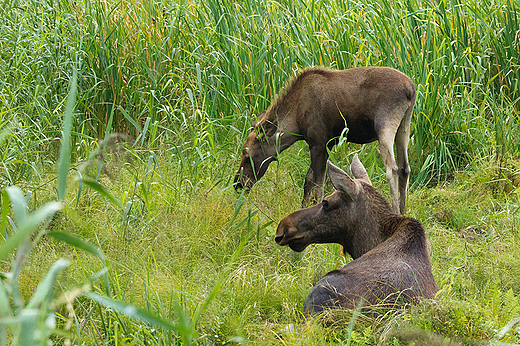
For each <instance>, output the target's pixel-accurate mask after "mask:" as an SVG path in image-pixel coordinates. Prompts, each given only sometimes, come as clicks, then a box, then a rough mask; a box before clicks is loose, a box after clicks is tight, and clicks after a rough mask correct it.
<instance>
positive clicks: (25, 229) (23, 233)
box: [0, 199, 61, 261]
mask: <svg viewBox="0 0 520 346" xmlns="http://www.w3.org/2000/svg"><path fill="white" fill-rule="evenodd" d="M11 201H12V199H11ZM24 208H25V207H24ZM60 209H61V203H60V202H49V203H47V204H45V205H44V206H43V207H41V208H40V209H38V210H37V211H36V212H34V213H32V214H30V215H29V216H27V218H26V219H25V222H23V223H22V224H18V229H17V231H16V233H14V234H13V235H12V236H11V237H9V239H7V240H6V242H5V243H4V244H3V245H2V247H0V261H2V260H4V259H5V258H6V257H7V255H8V254H9V253H10V252H11V251H12V250H13V249H15V248H16V247H17V246H18V245H19V244H20V243H21V242H22V241H24V240H25V239H27V237H28V236H29V235H30V234H31V233H32V232H33V231H34V230H35V229H36V227H38V225H39V224H40V223H41V222H43V221H44V220H45V219H47V218H50V217H52V216H53V215H54V213H56V212H57V211H58V210H60Z"/></svg>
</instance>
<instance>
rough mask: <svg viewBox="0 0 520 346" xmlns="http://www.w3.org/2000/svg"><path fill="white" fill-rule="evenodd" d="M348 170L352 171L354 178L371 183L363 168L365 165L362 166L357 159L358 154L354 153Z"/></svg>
mask: <svg viewBox="0 0 520 346" xmlns="http://www.w3.org/2000/svg"><path fill="white" fill-rule="evenodd" d="M350 172H351V173H352V175H353V176H354V178H356V179H358V180H362V181H364V182H365V183H367V184H370V185H372V182H371V181H370V177H369V176H368V173H367V170H366V169H365V166H363V164H362V163H361V161H359V157H358V154H356V155H354V158H353V159H352V163H351V164H350Z"/></svg>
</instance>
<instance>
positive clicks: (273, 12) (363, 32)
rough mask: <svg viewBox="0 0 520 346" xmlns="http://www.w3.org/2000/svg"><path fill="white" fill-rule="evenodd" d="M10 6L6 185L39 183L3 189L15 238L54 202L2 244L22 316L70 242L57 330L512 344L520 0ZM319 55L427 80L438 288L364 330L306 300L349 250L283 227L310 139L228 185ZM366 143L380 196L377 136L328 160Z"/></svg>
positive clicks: (4, 10)
mask: <svg viewBox="0 0 520 346" xmlns="http://www.w3.org/2000/svg"><path fill="white" fill-rule="evenodd" d="M0 15H1V18H2V20H1V21H0V131H1V132H0V143H1V144H2V145H1V146H0V163H1V164H0V179H1V180H0V184H1V185H2V187H6V186H11V185H17V186H20V187H21V188H22V189H23V190H24V191H26V192H24V195H23V196H21V197H20V194H19V193H18V192H12V191H15V190H5V191H10V192H9V193H4V194H3V197H2V210H5V213H3V214H2V222H1V224H2V225H3V226H2V232H3V233H4V234H3V237H4V240H3V241H4V242H5V244H8V242H9V239H10V238H12V237H13V234H15V233H16V232H17V229H19V227H20V222H22V220H21V219H20V220H19V219H18V218H16V217H15V216H13V218H11V216H12V215H11V214H12V213H15V214H16V210H18V209H20V208H22V207H21V206H23V208H25V209H28V210H29V211H37V210H40V209H39V208H40V207H42V206H43V205H44V204H45V203H46V202H49V201H52V200H56V199H59V200H60V201H61V203H62V208H61V211H59V212H58V213H57V214H55V216H54V218H53V219H52V221H50V222H49V220H47V222H43V224H44V225H46V227H43V226H40V228H38V229H37V230H36V234H37V236H36V237H35V236H33V237H32V238H30V239H32V240H31V241H30V242H28V243H26V242H22V243H20V244H26V245H23V246H22V245H20V246H21V248H20V247H18V254H19V255H20V256H21V255H22V254H25V255H27V256H26V257H27V258H28V259H27V260H23V261H21V262H20V261H19V258H18V257H17V256H14V254H12V255H10V256H11V257H9V256H8V257H6V258H4V259H3V262H2V271H3V272H8V271H9V270H11V272H10V273H17V271H18V270H19V269H20V270H21V267H22V264H23V267H24V270H23V271H22V272H21V274H20V277H19V286H20V294H21V298H20V299H21V300H16V299H14V300H13V296H12V295H11V296H9V295H10V294H13V292H16V291H17V289H15V290H14V291H10V289H6V292H7V293H6V295H8V296H9V297H11V298H9V299H10V301H11V302H13V301H16V302H17V303H16V304H14V303H13V304H14V305H13V304H11V305H10V306H11V308H12V309H11V310H10V311H11V312H10V314H11V315H9V314H8V315H9V316H11V317H12V316H19V314H17V312H16V311H20V309H22V310H23V311H25V310H24V309H25V308H23V307H24V305H23V304H22V303H20V301H23V300H26V301H30V297H31V296H33V292H34V291H35V290H36V287H37V286H38V283H39V282H40V280H41V278H42V277H44V276H45V273H47V272H48V271H49V270H51V269H49V268H51V267H52V263H62V262H56V261H58V260H59V258H61V257H64V258H67V260H68V261H70V266H69V268H68V269H67V271H65V272H64V274H60V275H59V276H57V281H56V284H55V285H53V287H55V291H56V292H55V297H56V299H55V300H49V302H53V303H49V305H45V306H47V307H49V311H55V312H56V314H57V316H58V317H59V318H58V322H57V325H56V326H55V327H52V326H51V327H49V326H46V327H45V328H50V332H49V335H51V336H49V338H51V339H52V340H54V341H55V342H56V343H58V344H59V343H62V342H67V341H68V342H71V343H77V344H119V343H123V344H124V343H128V344H133V343H138V344H171V343H179V344H189V343H197V344H226V343H231V344H233V343H251V344H273V343H280V344H283V343H285V344H336V343H337V344H342V343H352V344H380V343H387V344H392V345H393V344H407V343H408V342H409V339H414V340H422V339H427V340H430V341H424V342H429V343H433V342H442V341H443V338H449V339H451V340H452V342H464V343H476V344H478V343H479V342H481V341H477V340H493V342H495V343H498V342H499V341H501V342H510V343H513V342H516V343H519V342H520V339H519V336H518V330H517V329H515V328H517V327H516V324H515V323H510V324H509V325H508V323H509V322H514V321H515V319H514V318H515V317H517V316H518V315H519V314H520V307H519V301H518V299H519V294H520V281H519V280H518V274H519V273H518V268H519V264H520V257H519V255H518V253H520V252H519V250H520V249H519V248H518V236H519V231H518V225H517V224H518V220H517V217H518V210H519V202H518V194H519V191H520V190H519V188H518V186H519V185H520V163H519V161H518V160H517V157H518V155H519V152H520V136H519V135H518V133H520V115H519V105H518V100H519V99H520V91H519V90H520V88H519V80H520V7H519V4H518V3H517V2H515V1H512V0H495V1H493V0H484V1H476V0H474V1H473V0H463V1H437V0H435V1H418V0H406V1H386V0H383V1H305V0H299V1H290V0H287V1H271V0H264V1H254V0H246V1H239V2H235V1H227V0H208V1H204V2H195V1H184V0H179V1H177V2H173V3H172V2H166V1H147V0H133V1H123V0H122V1H112V0H106V1H89V0H80V1H63V0H57V1H52V0H50V1H44V0H42V1H20V0H18V1H17V0H4V1H3V2H1V3H0ZM315 65H321V66H327V67H331V68H339V69H342V68H350V67H355V66H365V65H380V66H391V67H395V68H397V69H399V70H401V71H403V72H404V73H406V74H408V75H409V76H410V77H411V78H412V79H413V80H414V81H415V84H416V87H417V95H418V97H417V104H416V109H415V112H414V118H413V121H412V123H413V129H412V142H411V145H410V161H411V165H412V179H411V195H410V197H409V204H410V215H411V216H413V217H416V218H418V219H419V220H420V221H421V222H423V223H424V224H425V226H426V228H427V229H428V236H429V238H430V241H431V243H432V249H433V252H432V261H433V266H434V274H435V277H436V279H437V282H438V283H439V286H440V287H442V290H441V293H440V295H439V298H438V299H437V300H436V302H435V303H424V304H422V305H420V306H419V307H414V308H411V309H405V310H399V311H389V312H387V313H385V314H383V315H382V316H380V317H378V318H375V319H370V318H366V319H360V320H358V322H357V324H356V325H355V327H354V328H353V329H352V328H351V327H349V322H350V321H351V316H350V315H349V313H345V314H341V313H337V314H336V315H334V316H332V317H331V316H325V317H324V318H326V319H327V318H331V319H332V320H333V323H332V327H331V326H326V325H325V326H324V325H322V324H320V323H318V321H311V322H309V323H307V324H305V323H304V318H303V316H302V315H301V306H302V301H303V299H304V297H305V296H306V294H307V292H308V291H309V289H310V287H312V283H313V282H315V281H316V280H317V279H318V278H319V277H320V276H321V275H323V274H324V273H326V272H327V271H329V270H332V269H334V268H338V267H340V266H342V265H344V264H345V263H347V262H348V261H349V260H350V259H349V258H348V256H347V257H344V256H342V255H341V254H340V249H339V248H338V247H337V246H335V245H317V246H312V247H310V248H309V249H308V250H307V251H306V252H304V253H303V254H302V255H297V254H294V253H292V252H291V251H290V250H288V249H282V248H277V247H276V246H275V244H274V242H273V241H272V236H273V234H274V230H275V228H276V223H277V221H279V220H280V219H281V218H282V217H283V216H285V215H287V214H288V213H289V212H291V211H294V210H296V209H297V208H298V207H299V202H300V198H301V194H302V191H301V184H302V181H303V175H304V174H305V171H306V168H307V166H308V158H307V152H306V148H305V146H304V145H303V144H297V145H295V146H293V147H292V148H291V149H289V150H288V151H287V152H286V153H284V154H283V155H281V157H280V159H279V161H278V162H277V163H276V164H273V167H271V168H270V169H269V172H268V174H267V175H266V176H265V177H264V179H262V181H261V182H260V183H259V184H258V185H257V186H256V187H255V189H253V191H252V193H251V194H250V195H249V196H244V195H239V194H236V193H235V192H234V191H232V188H229V187H230V185H231V183H232V176H233V173H234V170H235V169H236V168H237V166H238V154H239V152H240V149H241V145H242V143H243V140H244V139H245V136H246V134H247V131H248V129H249V126H250V124H251V121H252V120H253V119H254V116H255V114H257V113H258V112H260V111H262V110H263V109H265V108H267V106H268V105H269V104H270V102H271V100H272V99H273V98H274V97H275V95H276V94H277V93H278V92H279V91H280V89H281V88H283V87H284V85H285V84H286V83H287V81H288V80H289V79H290V78H291V77H292V76H294V75H295V74H296V73H297V71H298V70H299V69H301V68H304V67H307V66H315ZM75 73H77V88H75V87H72V86H73V85H74V83H72V81H74V80H75V77H74V75H75ZM71 96H73V97H71ZM67 97H69V99H74V100H75V104H74V105H70V106H69V107H68V108H67V107H66V105H67V103H66V102H67ZM71 102H73V101H71ZM67 109H68V110H69V111H68V112H67ZM66 114H68V117H66V116H65V115H66ZM66 119H68V121H70V123H68V122H67V121H65V120H66ZM69 126H70V127H69ZM62 144H63V145H64V147H63V148H65V149H70V166H69V164H68V161H66V160H68V158H69V153H67V151H66V150H64V149H62V151H61V153H62V154H61V156H60V148H62ZM354 152H360V157H361V159H362V161H363V162H364V163H365V165H366V166H367V168H368V169H369V173H370V175H371V177H372V178H373V181H374V183H375V184H376V186H377V187H378V188H380V189H381V190H382V191H383V192H384V193H386V189H387V187H386V181H385V178H384V172H383V171H382V164H381V162H380V159H379V156H378V153H377V145H366V146H364V147H360V146H353V145H350V146H348V147H347V146H344V147H341V148H337V149H336V150H335V151H334V153H333V159H334V160H335V161H336V162H340V163H345V162H346V161H345V160H346V159H347V158H348V157H349V156H350V155H352V154H353V153H354ZM58 166H59V169H58V168H57V167H58ZM56 172H58V173H56ZM67 172H68V176H67ZM56 177H58V180H59V183H58V185H56V181H55V179H56ZM56 186H57V189H56ZM329 192H330V188H329ZM13 196H14V197H13ZM16 201H18V202H17V203H16ZM24 203H25V204H24ZM9 204H11V205H12V210H11V211H9V209H8V205H9ZM17 208H18V209H17ZM23 208H22V209H23ZM44 210H45V209H44ZM18 215H20V214H19V213H18ZM13 220H14V221H13ZM17 225H18V226H17ZM42 227H43V228H42ZM27 229H29V228H27ZM48 231H51V232H54V233H51V234H52V235H51V236H49V235H48V234H47V232H48ZM56 234H58V235H56ZM59 234H68V235H73V236H74V237H75V238H67V237H66V236H62V235H61V236H60V235H59ZM78 239H83V240H81V241H80V240H78ZM11 243H12V242H11ZM29 244H30V245H29ZM88 244H92V245H88ZM89 246H90V247H89ZM92 246H94V248H92ZM20 249H21V250H20ZM29 249H30V250H29ZM78 250H79V251H78ZM29 254H30V256H28V255H29ZM100 258H102V259H103V260H102V261H100V260H99V259H100ZM13 268H14V269H13ZM17 268H18V269H17ZM52 268H55V267H52ZM60 268H61V267H60ZM55 271H58V270H57V269H56V270H55ZM60 271H61V269H60ZM51 273H54V270H51ZM14 278H15V279H13V277H12V276H9V275H7V276H5V277H4V279H3V284H4V285H5V287H11V288H12V287H15V288H16V287H17V285H15V286H13V284H14V282H15V281H18V279H17V278H18V277H17V275H15V276H14ZM85 283H88V284H89V287H90V288H89V289H88V290H87V291H89V292H88V293H86V295H85V294H83V293H85V292H86V291H85V290H84V289H83V288H82V289H80V290H79V291H75V290H74V289H75V288H77V287H84V284H85ZM49 287H51V286H49ZM0 291H1V290H0ZM66 292H76V293H74V294H73V296H74V297H76V296H77V299H73V303H71V304H67V303H65V301H66V299H65V300H63V299H61V300H60V299H58V298H59V297H63V296H62V295H63V294H64V293H66ZM78 292H79V293H78ZM0 298H2V297H0ZM104 299H109V300H104ZM0 300H1V299H0ZM118 302H123V304H134V305H136V306H137V307H139V310H132V311H130V310H128V306H126V305H117V304H121V303H118ZM0 310H1V309H0ZM44 310H45V309H43V308H42V310H41V311H44ZM6 311H7V310H6ZM46 311H47V310H45V311H44V312H46ZM132 312H133V313H132ZM8 315H2V316H0V317H2V318H8V317H9V316H8ZM42 316H43V315H42ZM154 318H155V319H154ZM6 321H7V322H6ZM9 321H11V322H9ZM168 321H169V322H168ZM35 323H36V322H35ZM14 324H15V323H14V322H12V320H5V319H3V320H0V327H2V328H5V327H6V326H8V329H7V330H6V329H1V330H0V332H1V333H0V334H1V335H2V336H3V338H4V339H5V340H4V339H1V338H0V341H2V340H4V341H5V342H9V341H11V340H12V341H13V342H15V341H16V340H18V339H17V335H18V334H17V333H18V332H17V329H16V328H15V327H13V328H11V327H9V326H11V325H14ZM291 324H295V325H296V329H297V332H295V333H293V332H291V330H292V327H291V326H292V325H291ZM44 325H45V324H44ZM508 326H509V327H508ZM503 327H506V328H505V329H504V330H503V333H502V334H501V330H502V328H503ZM9 328H10V329H9ZM42 328H43V327H42ZM404 329H410V330H412V332H410V333H409V334H407V333H404V332H403V333H399V331H401V330H404ZM22 330H23V329H22ZM18 331H19V329H18ZM44 334H45V333H44ZM45 335H47V334H45ZM421 338H422V339H421ZM453 340H456V341H453ZM444 341H446V340H444ZM417 342H419V341H417Z"/></svg>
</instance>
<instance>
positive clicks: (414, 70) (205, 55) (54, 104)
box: [0, 0, 520, 183]
mask: <svg viewBox="0 0 520 346" xmlns="http://www.w3.org/2000/svg"><path fill="white" fill-rule="evenodd" d="M3 4H4V5H3V7H2V11H3V14H4V18H5V20H4V21H3V24H2V28H1V30H2V33H3V34H2V41H1V42H0V46H1V48H2V52H3V53H2V66H3V68H2V78H1V79H2V89H1V90H2V93H1V95H0V96H1V98H2V101H1V102H2V105H3V109H4V112H3V113H2V114H3V115H2V119H3V122H2V123H3V124H4V125H3V126H4V127H5V126H7V125H9V124H10V126H11V127H12V128H13V129H15V130H13V131H14V133H13V135H12V136H9V138H8V145H7V146H6V148H5V149H3V155H2V157H3V159H2V160H3V163H4V168H3V170H4V174H3V175H2V176H3V177H4V180H5V181H6V182H10V183H13V182H16V181H17V179H18V177H22V176H25V175H27V174H34V173H35V172H38V171H40V170H39V169H37V168H36V167H33V166H31V165H30V164H28V162H41V161H43V160H39V159H38V158H39V155H40V152H41V150H42V148H45V149H48V148H51V149H52V148H53V147H54V148H55V147H56V145H55V143H56V140H57V138H59V136H56V133H57V130H58V129H59V124H60V117H59V115H58V114H59V112H57V110H58V109H59V107H60V105H61V100H63V99H64V97H63V96H64V95H65V93H66V87H65V85H66V83H67V81H68V80H69V77H70V70H71V66H72V64H73V62H74V61H80V66H79V74H78V83H79V88H78V111H79V112H78V117H77V118H76V124H75V129H76V133H75V134H74V136H73V137H72V139H73V143H72V144H73V146H74V147H75V148H77V149H78V150H80V152H83V151H86V150H89V149H87V147H89V145H91V143H92V142H93V140H94V139H96V138H102V137H104V136H105V132H107V131H108V132H112V131H116V132H124V133H128V134H130V135H131V136H133V137H134V138H137V137H140V139H141V141H139V142H138V143H137V144H140V145H142V146H144V145H145V143H146V146H147V148H158V147H161V143H169V144H170V145H172V146H173V147H172V148H173V149H172V150H181V151H182V150H184V149H185V150H188V148H179V146H185V145H186V142H189V141H191V139H192V138H198V137H204V138H205V139H206V138H207V140H208V141H209V142H210V144H211V146H212V148H211V149H212V150H214V149H215V146H218V144H219V143H227V142H228V138H229V137H230V136H233V137H235V136H236V135H237V134H238V133H243V132H244V130H245V129H246V128H247V126H248V123H249V122H250V121H251V119H252V117H253V115H254V113H257V112H259V111H261V110H263V109H265V108H266V107H267V106H268V105H269V103H270V100H271V99H272V98H273V97H274V96H275V95H276V94H277V93H278V91H279V90H280V88H282V87H283V86H284V85H285V83H286V82H287V80H288V79H289V78H290V77H291V76H292V75H293V74H294V73H295V72H296V71H297V70H298V69H300V68H304V67H307V66H313V65H324V66H331V67H334V68H349V67H355V66H361V65H385V66H391V67H395V68H398V69H400V70H402V71H403V72H405V73H407V74H408V75H410V76H411V77H412V79H413V80H414V81H415V83H416V85H417V89H418V101H417V107H416V111H415V118H414V121H413V139H414V140H413V143H412V144H413V148H412V149H413V150H412V153H413V157H412V160H413V161H414V165H413V166H414V167H424V168H425V169H426V168H428V169H427V172H422V175H421V176H425V177H430V179H431V178H432V177H434V176H435V177H436V176H437V175H438V172H443V174H444V175H446V174H448V173H450V172H453V171H454V170H456V169H460V168H461V167H464V166H466V165H467V164H468V163H469V162H470V161H471V159H472V156H473V155H474V153H478V152H480V151H481V150H480V149H481V148H482V144H483V143H486V141H487V139H488V138H489V137H490V135H493V136H495V138H496V140H498V142H497V143H495V144H496V146H497V147H500V148H501V149H500V150H501V151H500V152H502V153H503V152H511V151H513V152H512V155H515V154H516V151H517V149H518V146H519V144H518V140H513V141H511V140H507V138H506V137H507V133H514V131H516V130H517V129H518V117H516V116H514V114H516V113H517V112H518V98H519V97H520V94H519V92H518V90H519V86H518V79H519V78H520V70H519V64H518V61H519V59H520V57H519V53H518V52H519V51H520V49H519V39H518V13H519V9H518V4H517V3H515V2H514V1H511V0H502V1H486V2H484V3H476V2H471V1H461V2H459V1H455V2H453V1H452V2H448V1H417V0H407V1H398V2H389V1H382V2H379V1H366V2H359V1H338V2H332V3H331V2H328V1H327V2H325V1H317V2H315V1H312V2H306V1H284V2H271V1H245V2H233V1H229V0H211V1H208V2H201V3H193V2H189V1H180V2H176V3H173V4H172V3H167V2H164V1H139V2H137V1H134V2H132V1H114V2H112V1H104V2H100V1H96V0H93V1H91V0H86V1H80V2H74V3H69V2H67V1H58V2H55V3H53V4H52V5H50V4H47V3H46V4H43V3H41V4H40V3H39V2H23V3H20V4H18V3H17V2H14V1H10V0H5V1H4V3H3ZM35 13H39V16H38V17H36V16H35ZM40 14H41V16H40ZM40 18H41V19H40ZM497 106H499V108H498V109H497ZM511 112H513V113H511ZM109 119H112V122H111V124H112V125H111V127H110V128H107V124H108V123H109V121H108V120H109ZM188 124H189V125H188ZM197 126H200V128H198V129H194V127H197ZM169 131H172V132H169ZM504 135H505V136H506V137H504ZM207 136H210V137H207ZM27 137H28V138H31V139H32V140H30V141H20V140H18V139H19V138H27ZM186 137H188V139H186ZM510 137H511V136H510ZM197 144H198V143H195V145H194V146H195V147H198V145H197ZM189 151H191V149H190V150H189ZM75 152H76V150H73V153H75ZM210 154H211V151H210ZM211 156H213V155H211ZM416 173H418V172H416ZM425 179H426V178H425ZM423 183H424V182H423Z"/></svg>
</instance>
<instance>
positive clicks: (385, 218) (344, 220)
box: [275, 155, 438, 314]
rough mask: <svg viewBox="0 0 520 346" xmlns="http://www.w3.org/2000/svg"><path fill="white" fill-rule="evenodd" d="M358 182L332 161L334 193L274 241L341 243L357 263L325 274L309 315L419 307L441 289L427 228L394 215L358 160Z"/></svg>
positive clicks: (291, 221)
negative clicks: (376, 307) (388, 306)
mask: <svg viewBox="0 0 520 346" xmlns="http://www.w3.org/2000/svg"><path fill="white" fill-rule="evenodd" d="M350 170H351V172H352V174H353V175H354V179H351V178H350V177H349V176H348V175H347V174H346V173H345V172H343V171H342V170H341V169H339V168H338V167H336V166H334V165H333V164H332V163H330V161H329V162H328V172H329V178H330V180H331V182H332V185H333V186H334V188H335V189H336V192H334V193H333V194H332V195H330V196H328V197H326V198H325V199H323V202H322V203H321V204H317V205H315V206H313V207H310V208H307V209H301V210H298V211H295V212H294V213H291V214H289V215H288V216H286V217H285V218H284V219H283V220H282V221H281V222H280V224H279V225H278V229H277V231H276V237H275V241H276V242H277V243H278V244H279V245H289V247H290V248H291V249H293V250H295V251H303V249H305V248H306V247H307V246H308V245H309V244H311V243H339V244H341V245H343V251H344V252H348V253H349V254H350V255H351V256H352V258H354V260H353V261H352V262H350V263H348V264H347V265H346V266H344V267H343V268H342V269H340V270H334V271H332V272H330V273H328V274H327V275H325V276H324V277H323V278H322V279H321V280H319V281H318V283H317V284H316V285H315V286H314V288H313V289H312V291H311V292H310V294H309V295H308V296H307V299H305V303H304V313H305V314H312V313H316V312H320V311H322V310H324V309H329V308H333V307H339V308H348V309H353V308H355V307H356V306H357V304H358V303H359V302H360V301H361V303H362V304H363V305H365V306H366V305H374V304H379V303H382V302H385V303H388V304H399V303H414V302H416V301H417V300H418V299H419V298H420V297H426V298H433V297H434V296H435V293H436V292H437V291H438V288H437V284H436V283H435V279H434V278H433V274H432V270H431V262H430V246H429V242H428V240H427V239H426V234H425V232H424V228H423V227H422V225H421V224H420V223H419V222H418V221H417V220H415V219H412V218H409V217H404V216H401V215H398V214H395V213H393V211H392V209H391V208H390V205H389V204H388V203H387V202H386V200H385V199H384V198H383V196H382V195H381V194H380V193H379V192H378V191H377V190H376V189H375V188H374V187H372V185H371V182H370V179H369V177H368V174H367V173H366V170H365V168H364V167H363V165H362V164H361V162H360V161H359V159H358V158H357V155H356V156H354V159H353V160H352V164H351V167H350Z"/></svg>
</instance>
